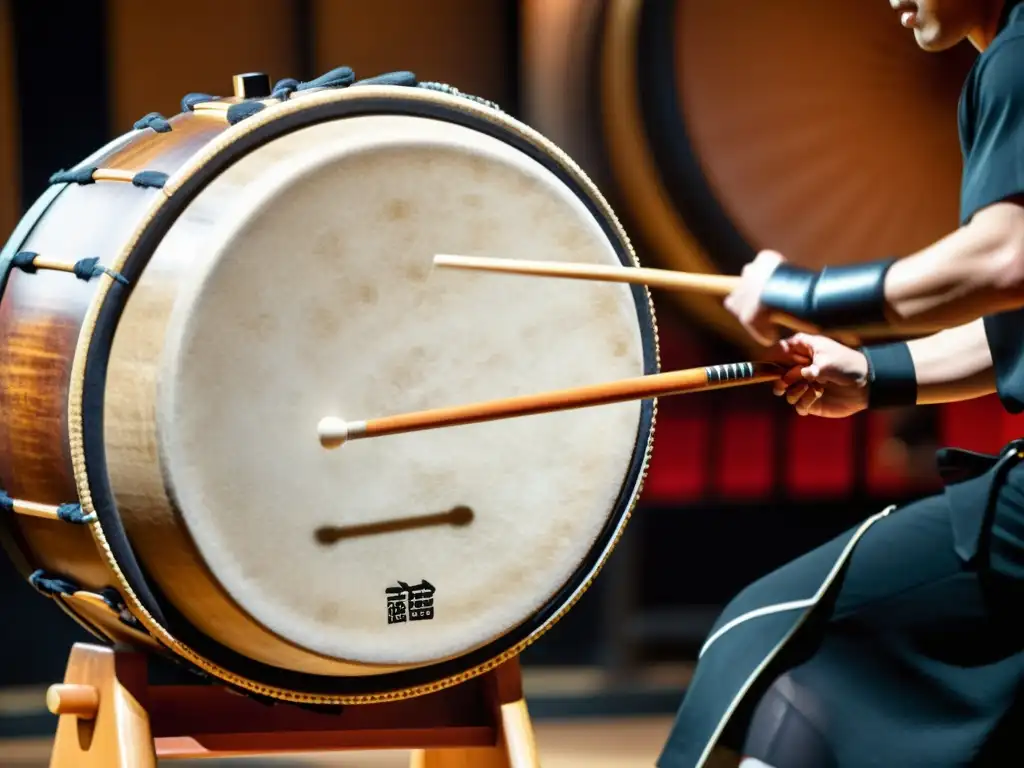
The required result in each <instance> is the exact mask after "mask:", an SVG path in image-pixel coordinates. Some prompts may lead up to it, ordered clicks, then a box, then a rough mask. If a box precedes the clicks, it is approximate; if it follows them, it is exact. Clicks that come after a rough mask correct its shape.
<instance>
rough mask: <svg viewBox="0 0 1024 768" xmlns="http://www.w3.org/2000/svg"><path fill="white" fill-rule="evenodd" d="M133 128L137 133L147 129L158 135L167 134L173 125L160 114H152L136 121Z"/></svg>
mask: <svg viewBox="0 0 1024 768" xmlns="http://www.w3.org/2000/svg"><path fill="white" fill-rule="evenodd" d="M133 127H134V128H135V130H136V131H141V130H143V129H145V128H152V129H153V130H154V131H156V132H157V133H167V132H168V131H170V130H171V124H170V123H169V122H168V121H167V118H166V117H164V116H163V115H161V114H160V113H159V112H150V113H149V114H148V115H146V116H145V117H143V118H141V119H139V120H136V121H135V125H134V126H133Z"/></svg>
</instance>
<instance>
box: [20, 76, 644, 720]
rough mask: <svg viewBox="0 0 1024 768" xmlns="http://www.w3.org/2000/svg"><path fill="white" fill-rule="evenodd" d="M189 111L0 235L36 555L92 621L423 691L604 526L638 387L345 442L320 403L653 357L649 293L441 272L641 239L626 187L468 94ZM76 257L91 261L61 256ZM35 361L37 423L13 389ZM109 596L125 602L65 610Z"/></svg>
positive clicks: (517, 632)
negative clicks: (633, 232)
mask: <svg viewBox="0 0 1024 768" xmlns="http://www.w3.org/2000/svg"><path fill="white" fill-rule="evenodd" d="M253 103H254V102H253V101H252V100H250V102H249V104H253ZM223 106H226V105H223ZM192 109H193V110H194V111H186V112H185V113H183V114H182V115H179V116H176V117H175V118H173V119H172V120H170V121H169V123H168V124H167V125H166V126H165V125H164V124H162V123H160V122H159V121H151V122H150V125H149V126H148V127H144V128H140V130H138V131H137V132H136V133H134V134H132V135H129V136H128V137H125V138H124V139H122V140H121V141H119V142H116V143H115V145H114V146H113V147H112V148H111V149H109V151H103V152H101V153H99V155H98V156H96V157H94V158H91V159H90V160H89V161H88V162H87V163H83V164H82V166H80V167H79V168H78V169H75V171H74V172H73V173H72V174H70V175H65V176H63V177H61V178H59V179H55V184H54V187H53V189H52V190H51V193H50V194H49V195H48V196H47V198H46V199H44V200H43V201H42V202H41V203H40V205H39V206H37V208H36V209H35V210H34V211H33V213H32V214H30V216H29V217H27V218H26V221H25V222H24V226H23V227H22V230H21V231H20V232H19V233H17V237H16V238H15V240H12V243H11V244H9V247H8V248H7V249H6V250H5V255H6V256H8V257H10V256H12V255H13V254H14V253H15V252H20V253H36V254H38V256H37V257H36V259H37V261H35V262H33V261H32V257H31V256H29V257H25V256H21V257H17V258H15V261H14V266H15V269H14V271H13V272H12V273H11V276H10V280H9V281H8V283H7V287H6V291H5V292H4V295H3V297H2V304H0V333H3V334H4V336H5V337H6V338H8V339H10V340H11V345H10V346H9V347H7V348H6V351H5V352H4V356H3V358H2V359H0V364H2V365H0V392H4V393H5V394H4V395H3V397H4V402H3V403H2V405H3V411H2V416H0V418H2V419H3V422H2V423H0V432H2V433H4V434H5V435H7V438H8V445H13V446H17V445H27V444H31V445H33V446H34V447H35V453H33V454H28V453H26V452H25V451H20V450H7V451H4V452H0V476H3V477H4V478H5V479H9V480H7V482H9V484H10V487H8V488H7V489H6V490H7V492H8V493H9V494H10V496H11V497H13V498H14V499H15V500H16V501H15V505H14V506H15V512H20V513H21V514H16V515H15V516H14V517H13V521H14V524H15V525H14V529H15V530H14V532H13V533H14V536H15V538H16V539H17V540H18V541H19V543H20V548H21V553H20V554H21V555H23V559H24V560H25V561H26V563H25V565H27V566H28V568H29V569H36V568H38V569H41V570H40V571H37V572H35V573H34V574H33V580H34V583H36V585H37V586H42V587H44V588H46V589H48V590H50V591H52V592H54V593H55V594H56V595H57V596H58V597H59V598H60V599H61V601H62V605H64V606H65V607H69V609H70V610H71V611H72V612H73V613H75V615H76V616H78V617H79V618H83V617H84V619H85V621H86V623H87V624H88V623H90V622H95V626H94V629H97V630H98V632H99V633H100V634H106V635H111V636H113V637H115V639H125V637H127V639H128V640H139V639H140V638H141V633H142V632H144V633H146V634H148V635H149V636H151V637H152V638H153V639H155V640H156V641H157V642H158V643H159V644H160V645H162V646H165V647H167V648H169V649H170V650H171V651H173V652H174V653H176V654H177V655H178V656H180V657H181V658H183V659H184V660H186V661H188V662H189V663H190V664H192V665H194V666H195V667H197V668H199V669H202V670H204V671H206V672H207V673H210V674H212V675H213V676H214V677H217V678H220V679H222V680H225V681H227V682H229V683H232V684H234V685H236V686H239V687H241V688H244V689H247V690H250V691H253V692H258V693H261V694H265V695H270V696H275V697H277V698H282V699H291V700H300V701H308V702H314V703H316V702H321V703H326V702H339V701H364V700H377V699H380V698H387V697H392V698H393V697H401V696H406V695H413V694H415V693H418V692H423V691H426V690H432V689H436V688H437V687H439V686H443V685H446V684H451V683H453V682H457V681H458V680H460V679H464V678H465V677H466V676H468V675H471V674H475V673H479V672H482V671H484V670H486V669H488V668H490V667H492V666H494V665H496V664H497V663H500V661H502V660H504V659H505V658H508V657H509V656H511V655H513V654H515V653H517V652H519V651H521V650H522V649H523V648H524V647H526V646H527V645H528V644H529V643H531V642H532V641H533V640H534V639H536V638H537V637H539V636H540V635H541V634H542V633H543V632H544V631H546V630H547V629H548V628H549V627H550V626H551V625H552V624H553V623H554V622H555V621H557V620H558V619H559V618H560V617H561V616H562V615H563V614H564V613H565V611H567V610H568V609H569V608H570V607H571V606H572V604H573V603H574V602H575V601H576V600H577V599H578V598H579V596H580V595H581V594H582V592H583V591H584V590H585V589H586V588H587V587H588V586H589V584H590V582H591V581H592V579H593V578H594V576H595V575H596V573H597V571H598V570H599V568H600V566H601V565H602V563H603V562H604V560H605V559H606V558H607V556H608V555H609V554H610V552H611V550H612V548H613V547H614V545H615V542H616V541H617V540H618V537H619V536H620V535H621V533H622V530H623V527H624V525H625V523H626V521H627V519H628V517H629V513H630V511H631V509H632V507H633V505H634V504H635V503H636V500H637V497H638V494H639V492H640V487H641V484H642V479H643V475H644V472H645V468H646V464H647V460H648V455H649V451H650V448H651V440H652V437H653V417H654V412H653V403H652V402H650V401H648V402H644V403H638V402H634V403H623V404H618V405H613V406H606V407H601V408H590V409H584V410H578V411H571V412H564V413H556V414H548V415H544V416H537V417H528V418H521V419H514V420H507V421H500V422H492V423H488V424H480V425H472V426H466V427H460V428H455V429H449V430H440V431H430V432H425V433H419V434H410V435H401V436H394V437H388V438H377V439H373V440H366V441H359V442H358V443H355V444H351V445H346V446H344V447H343V448H342V449H341V450H339V451H335V452H329V451H326V450H325V449H324V448H323V447H322V446H321V445H320V443H319V440H318V438H317V424H318V422H319V420H320V419H321V418H322V417H324V416H340V417H342V418H346V419H363V418H372V417H374V416H380V415H387V414H389V413H394V412H401V411H407V410H416V409H421V408H429V407H436V406H444V405H452V404H458V403H462V402H467V401H476V400H484V399H491V398H496V397H502V396H508V395H515V394H521V393H527V392H532V391H540V390H546V389H556V388H563V387H570V386H574V385H579V384H586V383H594V382H599V381H604V380H610V379H616V378H622V377H628V376H637V375H642V374H644V373H652V372H655V371H656V370H657V366H658V360H657V344H656V330H655V324H654V314H653V310H652V308H651V304H650V300H649V297H648V294H647V292H646V291H645V290H644V289H643V288H641V287H637V286H624V285H615V284H607V283H586V282H573V283H571V284H567V283H566V282H565V281H543V280H538V279H536V278H527V277H524V278H510V277H502V276H490V275H483V274H453V273H450V272H446V271H441V270H439V271H436V272H435V271H434V270H433V269H432V267H431V261H432V257H433V255H434V254H435V253H442V252H447V253H464V254H470V255H474V254H475V255H489V256H499V257H509V258H533V259H538V258H539V259H552V260H568V261H588V262H596V263H603V264H633V263H635V262H634V257H633V254H632V251H631V248H630V245H629V242H628V239H627V238H626V236H625V234H624V233H623V231H622V229H621V228H620V227H619V225H618V223H617V221H616V219H615V217H614V215H613V214H612V212H611V210H610V209H609V208H608V206H607V205H606V204H605V203H604V201H603V199H602V198H601V196H600V195H599V193H598V192H597V191H596V189H595V188H594V187H593V186H592V185H591V184H590V182H589V181H588V180H587V178H586V177H585V176H584V175H583V174H582V173H581V172H580V171H579V170H578V169H577V168H576V167H575V165H574V164H573V163H572V161H571V160H569V159H568V158H567V157H566V156H565V155H564V154H563V153H562V152H561V151H560V150H559V149H558V148H557V147H556V146H554V145H553V144H551V143H550V142H548V141H547V140H545V139H544V138H543V137H541V136H540V135H538V134H536V133H534V132H533V131H531V130H529V129H527V128H526V127H525V126H522V125H521V124H519V123H517V122H515V121H513V120H512V119H510V118H508V117H506V116H504V115H503V114H502V113H500V112H499V111H497V110H495V109H493V108H492V107H490V106H486V105H480V104H478V103H476V102H473V101H470V100H468V99H465V98H463V97H461V96H453V95H448V94H444V93H439V92H437V91H434V90H427V89H423V88H402V87H392V86H370V85H360V86H358V87H352V88H347V89H345V88H342V89H340V90H339V89H331V88H328V89H324V90H319V91H318V90H311V91H308V92H300V93H296V94H294V95H293V96H292V97H291V98H290V99H288V100H287V101H285V102H284V103H274V100H271V103H270V105H269V106H267V107H266V108H265V109H263V110H262V111H259V112H255V113H250V114H249V116H248V117H245V118H244V119H239V118H240V114H239V113H238V112H237V110H232V111H231V113H230V119H231V122H232V123H233V124H231V125H229V124H228V120H226V119H225V118H226V116H228V113H227V112H226V111H225V109H224V108H223V107H221V108H217V107H216V105H210V104H208V103H206V104H204V103H202V102H201V100H200V102H199V103H193V104H192ZM167 127H169V128H170V130H165V128H167ZM90 167H96V168H98V169H99V170H96V171H92V172H90V170H89V168H90ZM109 169H113V172H111V171H110V170H109ZM140 173H142V174H143V175H142V176H140V175H139V174H140ZM133 180H134V183H129V182H132V181H133ZM69 182H70V183H69ZM65 185H66V186H65ZM94 255H98V256H99V257H100V266H102V267H103V268H104V269H105V271H104V270H101V269H94V270H93V271H92V272H91V273H89V274H86V273H85V272H83V271H82V269H81V268H80V269H79V270H78V272H76V275H77V276H78V277H88V278H89V279H88V280H85V281H83V280H76V279H75V276H74V275H71V274H68V273H66V272H62V271H60V269H59V268H58V269H56V270H54V269H53V267H54V266H57V267H60V265H62V264H63V265H70V264H72V263H76V262H79V263H80V260H81V259H84V258H87V257H89V256H94ZM80 266H81V265H80ZM27 385H31V386H32V387H33V388H35V389H36V390H38V394H37V395H35V396H34V397H35V400H34V401H33V402H32V403H31V406H32V408H33V409H34V413H33V414H31V416H36V415H37V414H39V413H42V414H44V415H45V416H46V418H44V419H35V420H33V418H30V414H28V413H27V412H26V411H25V407H26V406H25V400H24V399H23V398H22V399H19V398H17V397H14V396H12V395H9V394H6V393H11V392H16V391H18V390H25V389H26V388H27ZM65 393H67V394H66V395H65ZM65 409H66V410H65ZM64 424H66V425H67V428H66V430H64V429H63V425H64ZM68 460H70V461H68ZM68 464H70V466H68ZM47 467H60V468H63V467H67V470H69V471H63V472H60V473H55V474H53V475H47V474H46V472H45V471H44V470H45V469H46V468H47ZM76 496H77V498H78V501H79V506H80V509H79V510H78V514H77V516H76V515H74V514H72V515H68V514H67V513H66V510H67V508H66V507H64V508H62V509H64V510H65V512H64V513H61V514H58V513H56V512H55V513H54V515H51V516H50V517H48V516H47V514H46V511H47V506H46V505H58V504H61V503H64V504H67V503H70V502H73V500H74V498H75V497H76ZM29 512H33V513H34V514H29ZM75 523H77V524H78V525H75ZM90 534H91V538H92V539H94V540H95V542H96V544H97V545H98V554H97V548H96V547H94V546H93V545H92V542H91V541H89V539H90ZM41 576H42V578H40V577H41ZM110 588H112V589H113V592H110V591H106V592H104V591H103V590H107V589H110ZM89 594H91V595H94V596H96V595H99V596H101V598H102V599H100V598H97V599H93V600H88V599H86V600H84V601H83V600H81V598H82V597H83V596H84V595H89ZM76 596H77V597H78V598H79V599H78V600H76V599H74V598H76ZM104 601H105V602H106V603H107V604H108V605H110V606H111V607H113V608H114V609H115V610H117V611H120V616H119V617H118V619H119V621H120V623H118V622H113V623H111V621H110V620H109V618H104V617H102V616H100V615H99V614H95V613H91V614H89V615H88V616H84V613H83V610H80V607H81V605H83V604H87V605H90V606H92V607H93V608H95V607H96V605H97V604H102V603H103V602H104ZM121 624H124V625H125V626H121ZM126 627H130V628H131V632H128V629H126Z"/></svg>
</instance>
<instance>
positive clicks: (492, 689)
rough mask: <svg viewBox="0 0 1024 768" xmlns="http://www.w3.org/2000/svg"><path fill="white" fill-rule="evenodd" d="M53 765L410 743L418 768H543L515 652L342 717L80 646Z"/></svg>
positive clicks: (140, 763) (142, 766)
mask: <svg viewBox="0 0 1024 768" xmlns="http://www.w3.org/2000/svg"><path fill="white" fill-rule="evenodd" d="M46 703H47V706H48V707H49V709H50V711H51V712H53V713H54V714H56V715H58V716H59V718H58V722H57V733H56V738H55V739H54V744H53V752H52V754H51V757H50V768H156V765H157V759H158V758H178V759H182V758H204V757H217V756H219V757H233V756H241V755H250V756H257V755H259V756H269V755H274V754H282V753H300V752H333V751H353V750H371V749H397V750H402V749H405V750H412V757H411V766H412V768H469V767H470V766H472V768H538V766H539V765H540V760H539V759H538V756H537V747H536V744H535V743H534V738H533V728H532V725H531V723H530V718H529V714H528V713H527V710H526V702H525V700H524V698H523V691H522V676H521V673H520V669H519V662H518V659H512V660H510V661H508V662H506V663H505V664H503V665H501V666H500V667H498V668H497V669H494V670H492V671H491V672H489V673H487V674H484V675H480V676H479V677H476V678H473V679H472V680H468V681H466V682H465V683H462V684H461V685H457V686H455V687H453V688H448V689H446V690H443V691H438V692H437V693H432V694H428V695H425V696H418V697H415V698H411V699H404V700H401V701H393V702H384V703H380V704H360V705H353V706H349V707H345V708H343V710H342V711H341V712H340V713H320V712H311V711H308V710H305V709H299V708H298V707H293V706H289V705H288V704H284V703H278V704H274V705H266V704H263V703H261V702H259V701H256V700H253V699H250V698H247V697H244V696H239V695H236V694H234V693H232V692H231V691H228V690H226V689H224V688H221V687H219V686H213V685H205V684H202V685H200V684H197V685H150V684H149V683H148V669H147V661H146V656H145V655H143V654H140V653H134V652H125V651H119V650H118V651H115V650H113V649H111V648H106V647H102V646H97V645H91V644H84V643H76V644H75V646H74V647H73V648H72V650H71V655H70V658H69V659H68V665H67V671H66V673H65V676H64V683H63V684H60V685H54V686H52V687H51V688H50V690H49V691H48V693H47V696H46Z"/></svg>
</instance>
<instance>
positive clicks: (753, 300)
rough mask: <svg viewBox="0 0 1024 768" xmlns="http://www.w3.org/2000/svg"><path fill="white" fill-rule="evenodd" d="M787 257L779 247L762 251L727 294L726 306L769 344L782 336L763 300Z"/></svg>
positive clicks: (759, 337)
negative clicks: (771, 280)
mask: <svg viewBox="0 0 1024 768" xmlns="http://www.w3.org/2000/svg"><path fill="white" fill-rule="evenodd" d="M783 261H785V259H784V258H783V257H782V254H780V253H776V252H775V251H761V252H760V253H759V254H757V258H755V259H754V260H753V261H752V262H750V263H749V264H747V265H746V266H744V267H743V271H742V272H741V273H740V284H739V285H738V286H737V287H736V289H735V290H734V291H733V292H732V293H730V294H729V295H728V296H726V298H725V308H726V309H727V310H729V312H731V313H732V314H733V315H734V316H735V317H736V319H737V320H739V321H740V323H741V324H742V325H743V327H744V328H745V329H746V330H747V333H749V334H750V335H751V336H752V337H753V338H754V339H755V340H757V341H758V342H759V343H761V344H764V345H765V346H766V347H767V346H770V345H771V344H774V343H775V341H776V340H777V339H778V338H779V330H778V328H777V327H776V326H775V325H774V324H773V323H772V322H771V320H770V319H769V314H770V312H769V310H768V308H767V307H765V306H764V305H763V304H761V294H762V293H763V292H764V288H765V285H767V283H768V278H770V277H771V276H772V272H774V271H775V268H776V267H778V266H779V264H781V263H782V262H783Z"/></svg>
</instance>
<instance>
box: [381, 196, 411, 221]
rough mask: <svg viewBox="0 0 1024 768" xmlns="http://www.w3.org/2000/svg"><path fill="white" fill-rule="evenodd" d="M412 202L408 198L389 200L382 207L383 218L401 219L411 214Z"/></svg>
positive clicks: (389, 219) (390, 219)
mask: <svg viewBox="0 0 1024 768" xmlns="http://www.w3.org/2000/svg"><path fill="white" fill-rule="evenodd" d="M412 209H413V206H412V203H410V202H409V201H408V200H397V199H396V200H389V201H388V204H387V205H386V206H385V208H384V218H385V219H387V221H390V222H395V221H403V220H405V219H408V218H409V217H410V216H411V215H412Z"/></svg>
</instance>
